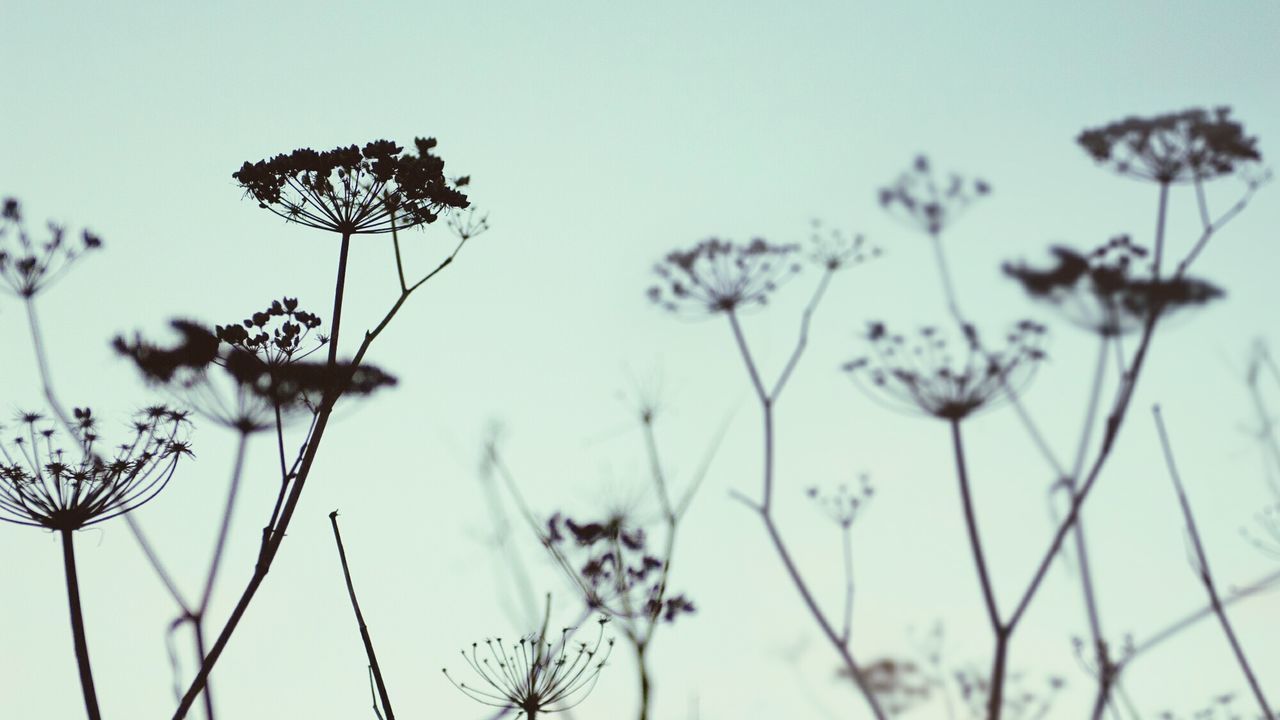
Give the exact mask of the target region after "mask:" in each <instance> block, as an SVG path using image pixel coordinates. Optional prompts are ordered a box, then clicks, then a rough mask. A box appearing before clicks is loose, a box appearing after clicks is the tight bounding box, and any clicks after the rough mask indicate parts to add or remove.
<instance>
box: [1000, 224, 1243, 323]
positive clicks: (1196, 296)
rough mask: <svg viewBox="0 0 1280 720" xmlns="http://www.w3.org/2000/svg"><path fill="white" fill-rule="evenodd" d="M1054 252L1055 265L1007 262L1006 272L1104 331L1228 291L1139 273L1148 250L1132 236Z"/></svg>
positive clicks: (1198, 282)
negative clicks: (1088, 249)
mask: <svg viewBox="0 0 1280 720" xmlns="http://www.w3.org/2000/svg"><path fill="white" fill-rule="evenodd" d="M1051 252H1052V253H1053V254H1054V256H1055V257H1056V258H1057V264H1056V265H1054V266H1053V267H1051V268H1048V269H1046V270H1037V269H1035V268H1031V267H1028V266H1027V265H1026V264H1023V263H1017V264H1015V263H1005V265H1004V272H1005V274H1006V275H1008V276H1009V277H1012V278H1013V279H1015V280H1017V281H1018V282H1019V283H1020V284H1021V285H1022V288H1023V289H1024V290H1025V291H1026V292H1027V294H1028V295H1030V296H1031V297H1032V298H1033V299H1035V300H1039V301H1043V302H1047V303H1049V304H1051V305H1053V306H1054V307H1056V308H1057V309H1058V310H1059V311H1060V312H1061V313H1062V314H1063V315H1064V316H1065V317H1066V318H1067V319H1068V320H1070V321H1071V322H1072V323H1074V324H1076V325H1078V326H1080V327H1082V328H1085V329H1087V330H1091V331H1093V332H1095V333H1099V334H1101V335H1104V336H1115V335H1122V334H1124V333H1128V332H1132V331H1134V330H1136V329H1138V328H1140V327H1142V326H1143V325H1144V324H1145V323H1146V322H1147V321H1148V320H1149V319H1150V318H1152V317H1153V316H1155V315H1157V314H1160V313H1168V312H1170V311H1173V310H1178V309H1182V308H1188V307H1192V306H1199V305H1204V304H1206V303H1208V302H1210V301H1212V300H1215V299H1217V298H1220V297H1222V296H1223V294H1224V293H1223V291H1222V289H1221V288H1219V287H1217V286H1216V285H1213V284H1211V283H1208V282H1205V281H1203V280H1197V279H1195V278H1188V277H1181V276H1174V277H1173V278H1171V279H1168V280H1157V279H1154V278H1153V277H1152V275H1151V272H1150V271H1149V270H1145V269H1144V271H1140V272H1136V273H1135V269H1136V268H1135V266H1136V265H1138V264H1139V263H1141V262H1142V261H1143V260H1144V258H1146V256H1147V250H1146V249H1145V248H1143V247H1141V246H1139V245H1135V244H1133V243H1132V242H1131V241H1130V240H1129V237H1128V236H1126V235H1121V236H1117V237H1114V238H1112V239H1111V240H1110V241H1109V242H1107V243H1106V244H1104V245H1102V246H1100V247H1098V248H1096V249H1094V250H1092V251H1091V252H1089V253H1088V254H1087V255H1086V254H1081V253H1079V252H1076V251H1075V250H1071V249H1069V248H1064V247H1054V248H1052V249H1051Z"/></svg>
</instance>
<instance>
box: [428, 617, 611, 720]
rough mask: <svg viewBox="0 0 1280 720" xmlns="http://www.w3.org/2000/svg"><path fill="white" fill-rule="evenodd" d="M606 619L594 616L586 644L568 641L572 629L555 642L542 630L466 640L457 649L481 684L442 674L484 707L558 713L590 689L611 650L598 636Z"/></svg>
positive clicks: (531, 717) (531, 713) (534, 714)
mask: <svg viewBox="0 0 1280 720" xmlns="http://www.w3.org/2000/svg"><path fill="white" fill-rule="evenodd" d="M607 622H608V618H603V617H602V618H600V620H599V621H598V625H599V627H600V632H599V634H598V635H597V636H596V639H595V642H594V643H592V644H590V645H588V644H587V643H583V642H579V643H571V642H570V637H571V636H572V635H573V632H574V628H565V629H564V630H562V631H561V633H560V641H559V642H558V643H556V644H555V645H552V643H550V642H548V641H547V639H546V636H545V631H544V633H543V634H540V635H531V636H527V637H523V638H520V640H519V641H518V642H513V643H511V644H510V645H504V644H503V642H502V638H494V639H491V640H485V641H484V642H483V643H472V644H471V651H470V652H467V651H466V650H463V651H462V658H463V659H464V660H466V661H467V664H468V665H470V666H471V669H472V670H474V671H475V673H476V674H477V675H479V676H480V679H481V680H482V681H483V683H482V684H480V685H468V684H467V683H460V682H457V681H455V680H454V679H453V678H452V677H451V676H450V675H449V671H448V669H445V670H444V671H443V672H444V676H445V677H446V678H448V679H449V682H451V683H453V686H454V687H456V688H458V689H459V690H461V691H462V692H463V693H465V694H466V695H467V697H470V698H471V699H473V700H476V701H478V702H481V703H484V704H485V705H489V706H490V707H497V708H504V709H507V710H516V711H518V712H517V713H516V717H520V716H521V715H524V716H526V717H527V718H528V720H536V718H537V716H538V714H539V713H553V712H563V711H565V710H568V709H570V708H573V707H575V706H576V705H578V704H579V703H581V702H582V701H583V700H584V699H586V697H587V695H589V694H590V693H591V690H592V688H594V687H595V684H596V681H597V680H598V679H599V677H600V671H601V670H603V669H604V665H605V661H607V660H608V659H609V654H610V653H611V652H612V651H613V638H609V640H608V641H607V642H606V641H605V640H604V626H605V624H606V623H607ZM481 646H483V647H484V650H481V649H480V648H481ZM601 646H604V650H603V652H602V651H601Z"/></svg>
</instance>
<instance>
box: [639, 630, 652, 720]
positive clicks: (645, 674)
mask: <svg viewBox="0 0 1280 720" xmlns="http://www.w3.org/2000/svg"><path fill="white" fill-rule="evenodd" d="M635 648H636V667H637V669H638V671H639V673H640V712H639V715H638V716H637V717H638V718H639V720H649V693H650V689H651V687H650V684H649V663H648V661H647V660H646V659H645V652H646V651H647V650H648V646H647V645H646V644H645V643H643V642H638V643H636V644H635Z"/></svg>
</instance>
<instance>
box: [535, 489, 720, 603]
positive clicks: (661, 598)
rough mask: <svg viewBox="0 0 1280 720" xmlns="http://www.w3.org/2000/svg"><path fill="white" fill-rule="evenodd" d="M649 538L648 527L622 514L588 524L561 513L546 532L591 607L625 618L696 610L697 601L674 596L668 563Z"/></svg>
mask: <svg viewBox="0 0 1280 720" xmlns="http://www.w3.org/2000/svg"><path fill="white" fill-rule="evenodd" d="M646 540H647V537H646V534H645V531H644V528H642V527H637V526H634V525H633V524H632V523H630V522H629V520H628V518H627V517H626V516H625V515H623V514H620V513H616V514H611V515H610V516H609V517H607V518H605V519H604V520H601V521H598V522H585V523H579V522H575V521H574V520H573V519H572V518H567V517H565V516H563V515H561V514H560V513H556V514H554V515H552V516H551V517H550V518H549V519H548V520H547V529H546V532H545V534H544V535H543V542H544V543H545V544H546V545H547V547H548V549H550V550H551V551H552V553H553V554H554V556H555V557H556V558H557V560H559V561H560V562H561V564H562V565H563V566H564V567H565V570H566V571H567V572H569V573H570V575H571V576H572V579H573V580H574V582H575V583H576V584H577V585H578V587H579V588H580V589H581V591H582V593H583V595H584V596H585V597H586V599H587V604H588V605H590V606H591V607H593V608H595V609H598V610H601V611H604V612H606V613H608V614H609V615H611V616H615V617H619V618H624V619H638V618H640V619H646V620H648V621H650V622H657V621H658V620H663V621H665V622H675V620H676V618H678V617H680V616H681V615H684V614H689V613H692V612H694V610H695V608H694V605H693V602H692V601H691V600H689V598H688V597H686V596H685V595H683V594H679V595H670V594H668V592H667V588H666V578H665V576H664V573H663V572H662V571H663V569H664V568H663V562H662V560H661V559H659V558H658V557H657V556H655V555H653V554H652V553H651V552H649V550H648V549H647V547H646Z"/></svg>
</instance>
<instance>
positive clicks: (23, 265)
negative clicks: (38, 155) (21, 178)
mask: <svg viewBox="0 0 1280 720" xmlns="http://www.w3.org/2000/svg"><path fill="white" fill-rule="evenodd" d="M48 227H49V237H48V239H47V240H43V241H37V240H34V239H33V238H32V237H31V235H30V234H29V233H28V232H27V229H26V227H25V226H24V225H23V222H22V207H21V205H19V203H18V201H17V200H15V199H13V198H5V199H4V201H3V203H0V282H3V284H4V285H5V286H6V287H7V288H8V289H9V291H10V292H12V293H13V294H14V295H16V296H18V297H20V298H30V297H34V296H35V294H36V293H38V292H40V291H41V290H42V289H44V288H45V287H46V286H48V285H49V284H50V283H52V282H53V281H54V280H56V279H58V278H59V277H61V276H62V274H63V273H65V272H66V271H67V269H68V268H70V267H71V265H72V264H73V263H74V262H75V261H76V260H78V259H80V257H81V256H83V255H84V254H85V253H87V252H90V251H93V250H96V249H98V248H100V247H102V239H101V238H99V237H98V236H97V235H95V234H93V233H91V232H89V231H88V230H84V231H82V232H81V234H80V239H79V242H72V241H71V240H70V239H69V238H68V237H67V230H66V228H65V227H63V226H61V225H56V224H54V223H49V226H48Z"/></svg>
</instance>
